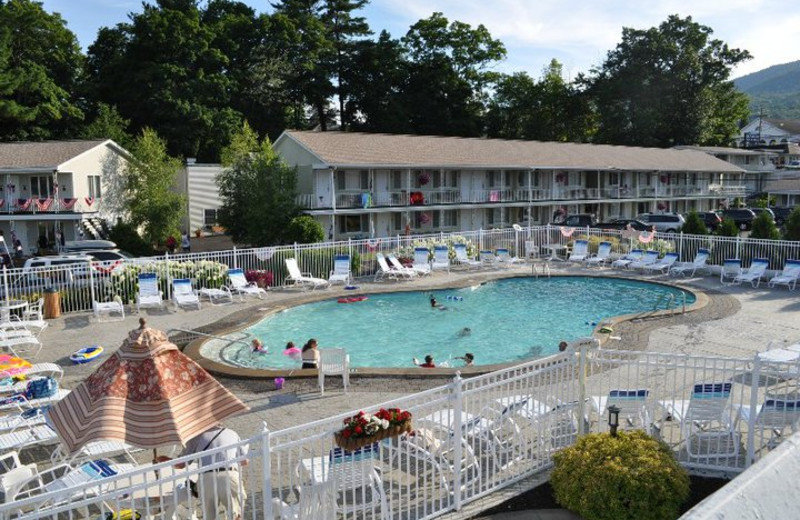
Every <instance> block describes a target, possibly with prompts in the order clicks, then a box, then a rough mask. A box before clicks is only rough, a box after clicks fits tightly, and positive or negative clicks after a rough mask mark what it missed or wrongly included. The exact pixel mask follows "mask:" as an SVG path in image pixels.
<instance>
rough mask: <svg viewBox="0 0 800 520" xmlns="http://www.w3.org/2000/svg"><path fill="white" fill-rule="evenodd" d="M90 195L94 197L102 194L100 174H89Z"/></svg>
mask: <svg viewBox="0 0 800 520" xmlns="http://www.w3.org/2000/svg"><path fill="white" fill-rule="evenodd" d="M88 179H89V196H90V197H94V198H100V197H101V196H102V192H101V191H100V176H99V175H89V177H88Z"/></svg>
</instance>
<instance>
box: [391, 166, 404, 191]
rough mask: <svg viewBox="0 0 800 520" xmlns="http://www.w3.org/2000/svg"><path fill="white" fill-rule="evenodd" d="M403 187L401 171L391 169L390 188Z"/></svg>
mask: <svg viewBox="0 0 800 520" xmlns="http://www.w3.org/2000/svg"><path fill="white" fill-rule="evenodd" d="M402 187H403V172H401V171H400V170H392V189H393V190H399V189H401V188H402Z"/></svg>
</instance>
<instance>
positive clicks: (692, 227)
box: [681, 211, 708, 235]
mask: <svg viewBox="0 0 800 520" xmlns="http://www.w3.org/2000/svg"><path fill="white" fill-rule="evenodd" d="M681 231H682V232H684V233H687V234H689V235H707V234H708V228H706V224H705V222H703V219H701V218H700V215H698V214H697V212H696V211H690V212H689V214H688V215H686V222H684V223H683V226H682V227H681Z"/></svg>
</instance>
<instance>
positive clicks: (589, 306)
mask: <svg viewBox="0 0 800 520" xmlns="http://www.w3.org/2000/svg"><path fill="white" fill-rule="evenodd" d="M359 294H360V293H357V294H354V295H353V296H357V295H359ZM433 294H434V296H435V298H436V300H437V302H438V303H439V304H440V305H442V306H443V308H432V307H431V305H430V301H429V299H430V295H431V292H430V291H424V292H423V291H415V292H398V293H388V294H375V295H368V299H366V300H363V301H359V302H354V303H338V302H337V300H336V299H332V300H326V301H321V302H317V303H310V304H305V305H299V306H297V307H293V308H290V309H287V310H285V311H282V312H278V313H276V314H273V315H271V316H268V317H267V318H265V319H264V320H262V321H260V322H259V323H257V324H255V325H253V326H252V327H249V328H248V329H245V330H244V331H243V332H244V333H246V334H250V335H252V336H254V337H258V338H260V339H261V340H262V341H263V342H264V344H265V345H267V346H268V347H269V351H270V352H269V354H257V353H252V352H250V349H249V348H246V347H244V345H238V344H231V345H229V346H227V347H225V348H224V349H223V351H222V352H221V355H220V356H218V357H221V358H222V360H223V361H225V362H227V363H230V364H233V365H239V366H245V367H251V368H297V367H298V363H297V362H296V361H293V360H292V359H290V358H289V357H287V356H284V355H282V351H283V348H284V346H285V344H286V342H287V341H293V342H294V343H295V345H296V346H297V347H302V346H303V344H304V343H305V342H306V341H307V340H308V339H309V338H316V339H317V341H318V342H319V348H323V349H324V348H326V347H327V348H332V347H343V348H345V349H347V352H348V353H349V354H350V360H351V364H352V366H353V367H406V368H407V367H412V366H413V364H412V362H411V359H412V358H413V357H417V358H419V359H420V360H421V359H422V358H423V357H425V355H426V354H431V355H433V357H434V359H435V362H436V363H437V365H440V364H441V363H442V362H451V359H452V358H455V357H457V356H463V355H464V354H465V353H466V352H471V353H472V354H474V356H475V364H476V365H485V364H491V363H506V362H512V361H518V360H522V359H529V358H532V357H540V356H547V355H550V354H552V353H553V352H556V351H557V350H558V343H559V342H560V341H561V340H567V341H569V340H573V339H576V338H579V337H582V336H586V335H589V334H590V333H591V332H592V330H593V329H594V325H596V324H598V323H600V322H601V321H602V320H603V319H605V318H609V317H612V316H618V315H621V314H630V313H636V312H641V311H649V310H652V309H653V306H654V305H655V303H656V301H658V300H659V298H662V305H663V302H664V301H666V300H667V299H668V298H666V297H665V295H666V296H669V295H674V296H675V300H674V301H675V303H676V305H681V304H682V303H683V295H684V294H685V297H686V303H687V305H688V304H691V303H694V299H695V298H694V295H693V294H692V293H689V292H686V291H683V290H681V289H678V288H675V287H668V286H665V285H660V284H654V283H648V282H640V281H635V280H624V279H614V278H593V277H554V278H538V279H537V278H528V277H525V278H510V279H503V280H496V281H492V282H487V283H484V284H482V285H478V286H475V287H470V288H465V289H446V290H437V291H433ZM467 329H468V330H467ZM612 335H613V334H612ZM239 337H241V334H240V335H239ZM203 353H204V355H206V354H207V353H206V352H203ZM458 364H459V362H457V361H452V365H451V366H458Z"/></svg>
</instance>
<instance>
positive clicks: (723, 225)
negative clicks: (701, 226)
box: [716, 218, 739, 237]
mask: <svg viewBox="0 0 800 520" xmlns="http://www.w3.org/2000/svg"><path fill="white" fill-rule="evenodd" d="M716 234H717V235H718V236H721V237H738V236H739V228H738V226H737V225H736V222H734V221H733V219H730V218H724V219H722V222H720V224H719V226H717V232H716Z"/></svg>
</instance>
